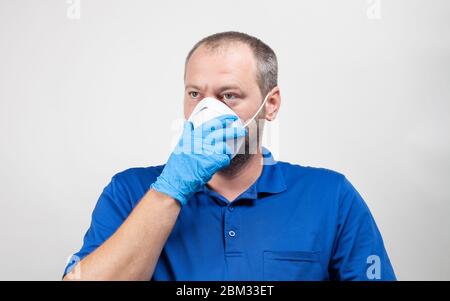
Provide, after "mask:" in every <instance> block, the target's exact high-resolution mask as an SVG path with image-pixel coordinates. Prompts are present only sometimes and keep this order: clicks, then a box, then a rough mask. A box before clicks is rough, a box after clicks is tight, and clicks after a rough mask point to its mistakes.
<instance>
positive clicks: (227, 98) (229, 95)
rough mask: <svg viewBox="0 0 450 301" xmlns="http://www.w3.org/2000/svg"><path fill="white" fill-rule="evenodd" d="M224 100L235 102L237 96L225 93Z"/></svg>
mask: <svg viewBox="0 0 450 301" xmlns="http://www.w3.org/2000/svg"><path fill="white" fill-rule="evenodd" d="M222 97H223V100H225V101H228V100H233V99H235V98H236V95H234V94H233V93H225V94H223V96H222Z"/></svg>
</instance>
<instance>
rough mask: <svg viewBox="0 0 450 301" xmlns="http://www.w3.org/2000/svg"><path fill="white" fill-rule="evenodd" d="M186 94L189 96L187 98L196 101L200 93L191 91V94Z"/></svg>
mask: <svg viewBox="0 0 450 301" xmlns="http://www.w3.org/2000/svg"><path fill="white" fill-rule="evenodd" d="M188 94H189V96H190V97H191V98H193V99H197V98H198V96H199V95H200V93H198V92H197V91H191V92H189V93H188Z"/></svg>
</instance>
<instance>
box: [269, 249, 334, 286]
mask: <svg viewBox="0 0 450 301" xmlns="http://www.w3.org/2000/svg"><path fill="white" fill-rule="evenodd" d="M263 260H264V267H263V278H264V280H269V281H314V280H324V279H327V276H326V273H325V271H324V269H323V267H322V265H321V263H320V253H319V252H304V251H264V256H263Z"/></svg>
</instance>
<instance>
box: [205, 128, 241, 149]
mask: <svg viewBox="0 0 450 301" xmlns="http://www.w3.org/2000/svg"><path fill="white" fill-rule="evenodd" d="M246 134H247V129H246V128H243V127H233V128H224V129H220V130H215V131H213V132H211V133H210V134H209V135H208V136H206V138H205V143H207V144H211V145H214V144H215V143H217V142H223V141H226V140H229V139H236V138H240V137H244V136H245V135H246Z"/></svg>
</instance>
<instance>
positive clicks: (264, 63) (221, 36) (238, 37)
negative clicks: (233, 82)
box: [185, 31, 278, 96]
mask: <svg viewBox="0 0 450 301" xmlns="http://www.w3.org/2000/svg"><path fill="white" fill-rule="evenodd" d="M234 42H240V43H243V44H245V45H247V46H249V47H250V49H251V50H252V52H253V55H254V57H255V60H256V81H257V84H258V86H259V90H260V91H261V94H262V95H263V96H265V95H266V94H267V93H269V92H270V91H271V90H272V89H273V88H274V87H276V86H278V61H277V56H276V54H275V52H274V51H273V50H272V48H270V47H269V46H268V45H267V44H265V43H264V42H262V41H261V40H260V39H258V38H256V37H253V36H251V35H248V34H246V33H242V32H237V31H226V32H219V33H216V34H213V35H210V36H207V37H205V38H203V39H201V40H200V41H199V42H197V43H196V44H195V45H194V47H192V49H191V50H190V51H189V53H188V55H187V57H186V61H185V69H186V66H187V63H188V61H189V59H190V58H191V56H192V54H193V53H194V52H195V50H196V49H197V48H199V47H200V46H206V47H208V48H209V49H217V48H218V47H223V46H227V45H228V44H230V43H234ZM185 72H186V71H185Z"/></svg>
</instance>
